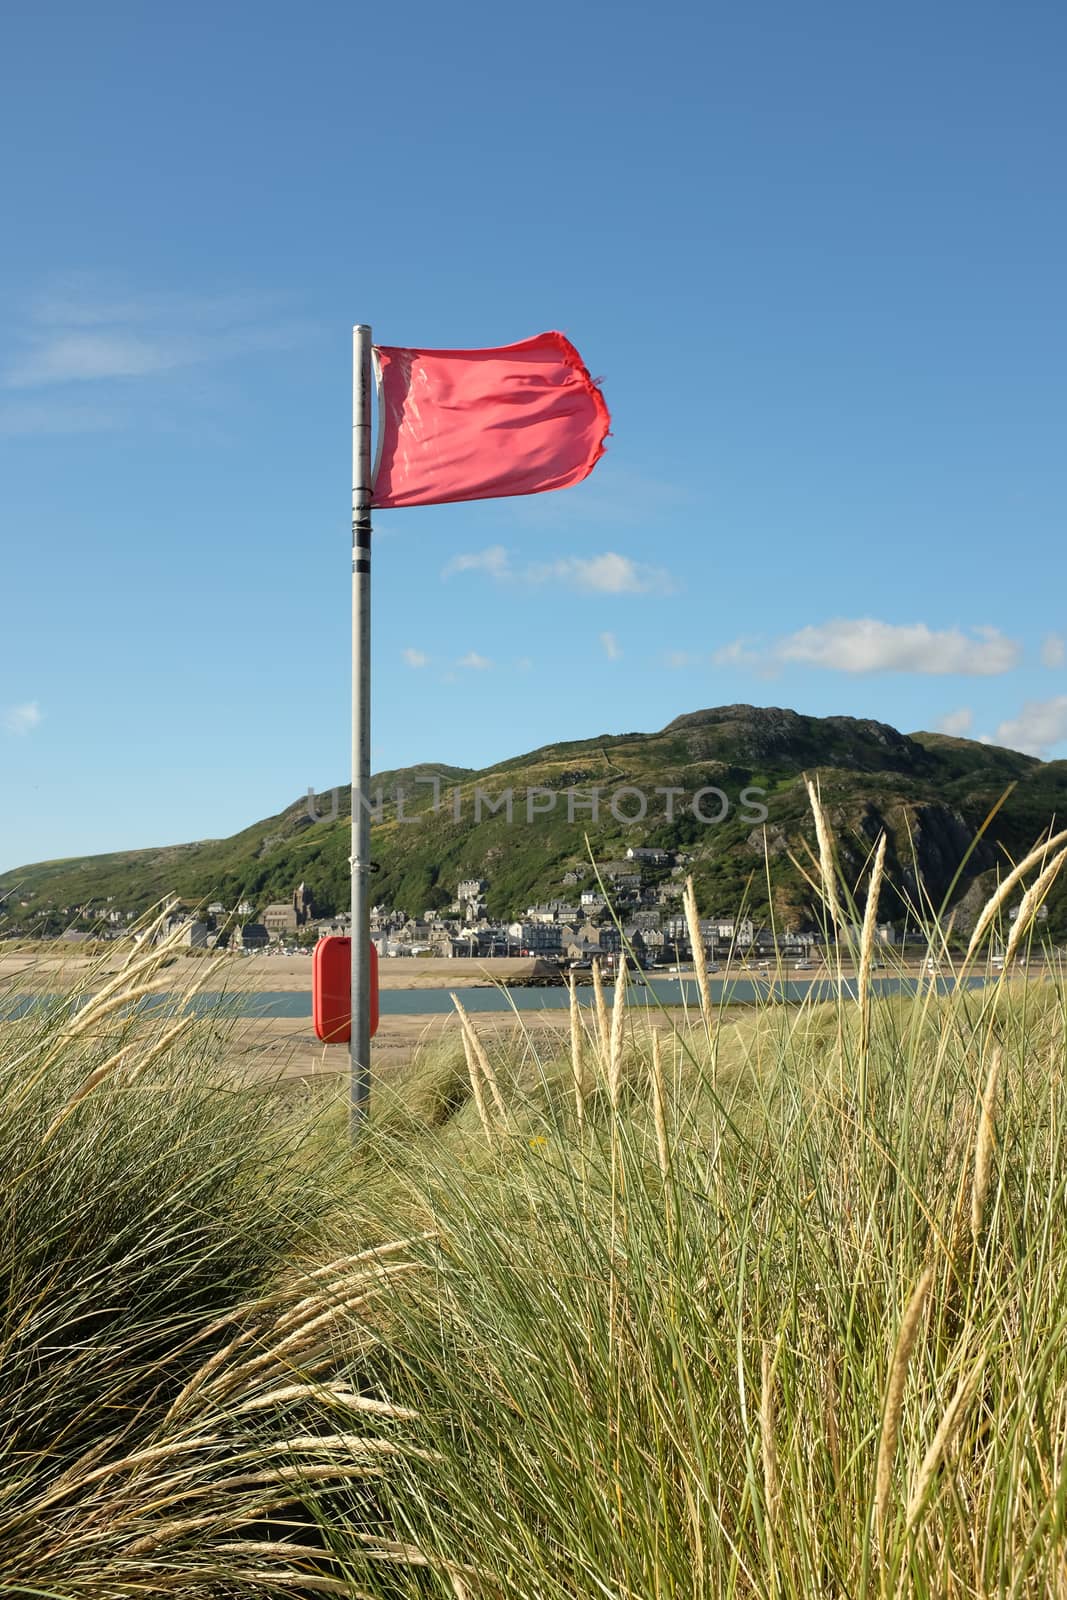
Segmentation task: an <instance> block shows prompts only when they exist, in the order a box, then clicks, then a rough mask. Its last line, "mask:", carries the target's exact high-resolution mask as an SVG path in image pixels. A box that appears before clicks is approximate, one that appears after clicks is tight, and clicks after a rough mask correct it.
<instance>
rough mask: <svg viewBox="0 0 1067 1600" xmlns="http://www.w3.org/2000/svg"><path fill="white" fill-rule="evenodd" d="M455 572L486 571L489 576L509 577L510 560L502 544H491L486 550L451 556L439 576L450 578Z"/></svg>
mask: <svg viewBox="0 0 1067 1600" xmlns="http://www.w3.org/2000/svg"><path fill="white" fill-rule="evenodd" d="M457 572H487V573H488V574H489V576H490V577H491V578H510V577H511V560H510V557H509V556H508V553H507V551H506V550H505V549H504V546H503V545H502V544H492V545H490V546H489V548H488V550H472V551H469V552H468V553H467V554H466V555H459V556H453V557H452V560H451V561H450V562H449V563H448V565H447V566H446V567H445V568H444V570H443V572H442V573H441V576H442V578H451V577H452V576H453V575H454V574H455V573H457Z"/></svg>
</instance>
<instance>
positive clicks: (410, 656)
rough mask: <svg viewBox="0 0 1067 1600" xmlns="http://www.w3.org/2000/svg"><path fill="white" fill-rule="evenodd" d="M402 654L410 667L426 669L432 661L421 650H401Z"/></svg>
mask: <svg viewBox="0 0 1067 1600" xmlns="http://www.w3.org/2000/svg"><path fill="white" fill-rule="evenodd" d="M400 654H401V655H402V656H403V658H404V660H405V662H406V663H407V665H408V666H409V667H424V666H425V665H426V663H427V662H428V661H429V659H430V658H429V656H428V655H425V654H424V653H423V652H422V651H421V650H401V652H400Z"/></svg>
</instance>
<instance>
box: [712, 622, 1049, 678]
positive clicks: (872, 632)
mask: <svg viewBox="0 0 1067 1600" xmlns="http://www.w3.org/2000/svg"><path fill="white" fill-rule="evenodd" d="M1020 656H1021V650H1020V647H1019V644H1018V642H1017V641H1016V640H1014V639H1009V638H1007V636H1006V635H1005V634H1003V633H1001V632H1000V630H999V629H998V628H990V627H980V628H972V629H971V630H970V632H968V633H965V632H964V631H963V630H962V629H960V628H943V629H936V628H931V627H928V626H927V624H926V623H925V622H905V623H893V622H879V621H878V620H877V619H876V618H874V617H858V618H855V619H850V618H844V617H840V618H835V619H834V620H833V621H832V622H826V623H822V624H820V625H817V626H809V627H806V628H800V629H799V630H798V631H797V632H796V633H790V634H786V635H784V636H783V637H782V638H780V639H777V640H775V641H774V642H773V643H772V644H771V646H770V647H769V648H768V649H765V650H763V651H750V650H748V649H747V648H746V646H745V645H744V641H742V640H737V641H736V642H735V643H734V644H731V645H727V646H726V647H725V648H724V649H723V650H720V651H717V652H716V657H715V659H716V662H717V663H719V664H725V663H727V662H732V663H738V664H745V665H756V664H760V663H762V664H763V665H765V666H769V667H782V666H787V665H793V666H806V667H817V668H822V669H825V670H828V671H831V672H848V673H854V674H866V673H873V672H919V673H930V674H933V675H935V676H944V675H947V674H959V675H960V676H963V677H993V676H996V675H997V674H998V673H1002V672H1008V671H1010V670H1011V668H1012V667H1014V666H1016V665H1017V664H1018V662H1019V659H1020Z"/></svg>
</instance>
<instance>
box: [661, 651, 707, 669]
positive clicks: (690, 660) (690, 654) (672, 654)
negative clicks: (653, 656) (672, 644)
mask: <svg viewBox="0 0 1067 1600" xmlns="http://www.w3.org/2000/svg"><path fill="white" fill-rule="evenodd" d="M664 665H665V666H668V667H670V668H671V670H672V671H674V672H682V671H684V669H685V668H686V667H697V666H699V665H700V657H699V656H698V655H697V654H696V653H695V652H694V651H692V650H668V651H667V654H666V656H665V657H664Z"/></svg>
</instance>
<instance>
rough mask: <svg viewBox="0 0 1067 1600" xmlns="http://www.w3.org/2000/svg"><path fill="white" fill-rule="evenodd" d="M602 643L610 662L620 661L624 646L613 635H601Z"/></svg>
mask: <svg viewBox="0 0 1067 1600" xmlns="http://www.w3.org/2000/svg"><path fill="white" fill-rule="evenodd" d="M600 643H601V646H602V647H603V651H604V654H605V655H606V656H607V658H608V660H609V661H618V660H619V658H620V656H621V655H622V646H621V645H620V644H619V641H618V639H617V638H616V637H615V635H614V634H613V633H602V634H601V635H600Z"/></svg>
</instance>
